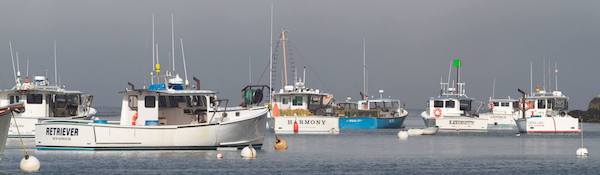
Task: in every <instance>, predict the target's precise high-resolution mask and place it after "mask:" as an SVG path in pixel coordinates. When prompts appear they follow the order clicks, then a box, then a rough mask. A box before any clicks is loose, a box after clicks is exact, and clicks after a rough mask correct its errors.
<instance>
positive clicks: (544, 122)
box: [516, 116, 581, 133]
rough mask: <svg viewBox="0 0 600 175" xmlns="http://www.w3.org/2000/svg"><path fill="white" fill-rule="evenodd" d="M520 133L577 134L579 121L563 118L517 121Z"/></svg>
mask: <svg viewBox="0 0 600 175" xmlns="http://www.w3.org/2000/svg"><path fill="white" fill-rule="evenodd" d="M516 123H517V128H518V130H519V132H520V133H579V132H580V131H581V130H580V128H579V120H577V118H573V117H571V116H565V117H559V116H556V117H527V118H525V119H522V118H521V119H517V120H516Z"/></svg>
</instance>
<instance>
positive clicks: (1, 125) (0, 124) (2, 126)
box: [0, 113, 11, 157]
mask: <svg viewBox="0 0 600 175" xmlns="http://www.w3.org/2000/svg"><path fill="white" fill-rule="evenodd" d="M10 118H11V116H10V113H6V114H3V115H0V133H1V134H0V157H1V156H2V155H3V154H4V147H5V146H6V139H7V138H8V135H7V134H6V133H8V128H9V127H10Z"/></svg>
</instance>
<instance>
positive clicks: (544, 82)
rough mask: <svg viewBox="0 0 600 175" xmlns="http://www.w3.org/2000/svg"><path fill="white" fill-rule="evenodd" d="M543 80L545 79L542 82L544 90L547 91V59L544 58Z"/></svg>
mask: <svg viewBox="0 0 600 175" xmlns="http://www.w3.org/2000/svg"><path fill="white" fill-rule="evenodd" d="M542 78H543V79H544V80H543V81H542V82H543V83H542V89H543V90H544V91H546V57H543V58H542Z"/></svg>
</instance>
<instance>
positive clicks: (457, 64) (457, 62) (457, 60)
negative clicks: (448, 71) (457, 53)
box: [452, 57, 461, 68]
mask: <svg viewBox="0 0 600 175" xmlns="http://www.w3.org/2000/svg"><path fill="white" fill-rule="evenodd" d="M452 66H454V67H455V68H460V66H461V62H460V58H458V57H457V58H456V59H454V62H453V63H452Z"/></svg>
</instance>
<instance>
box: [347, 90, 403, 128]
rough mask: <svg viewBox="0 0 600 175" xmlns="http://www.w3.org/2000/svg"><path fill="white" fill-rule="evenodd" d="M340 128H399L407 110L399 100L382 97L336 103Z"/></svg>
mask: <svg viewBox="0 0 600 175" xmlns="http://www.w3.org/2000/svg"><path fill="white" fill-rule="evenodd" d="M338 108H340V109H339V110H338V113H339V114H338V115H340V129H390V128H393V129H397V128H401V127H402V124H403V123H404V120H405V119H406V116H408V111H406V109H404V107H403V106H402V103H401V102H400V100H396V99H389V98H383V96H382V95H380V98H378V99H365V100H359V101H358V102H345V103H338Z"/></svg>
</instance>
